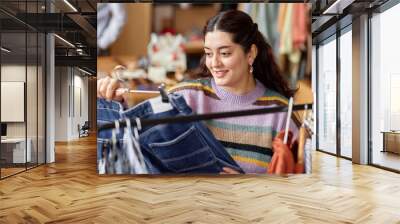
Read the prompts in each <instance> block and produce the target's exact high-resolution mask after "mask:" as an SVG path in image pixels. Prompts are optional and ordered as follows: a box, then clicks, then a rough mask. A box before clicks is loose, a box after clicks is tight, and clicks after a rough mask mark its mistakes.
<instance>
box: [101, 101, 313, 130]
mask: <svg viewBox="0 0 400 224" xmlns="http://www.w3.org/2000/svg"><path fill="white" fill-rule="evenodd" d="M304 109H307V110H308V109H312V104H297V105H293V109H292V110H293V111H295V110H304ZM287 111H288V106H278V107H271V108H261V109H253V110H240V111H228V112H218V113H208V114H196V115H182V116H175V117H167V118H159V119H143V120H142V119H141V120H140V124H141V126H147V125H158V124H168V123H179V122H192V121H201V120H210V119H217V118H228V117H240V116H249V115H257V114H268V113H276V112H287ZM130 121H131V122H130V123H131V125H132V126H136V118H133V119H130ZM125 126H126V121H125V120H120V121H119V127H120V128H123V127H125ZM112 128H115V122H112V123H109V124H104V125H101V126H99V128H98V129H97V131H98V132H100V131H103V130H106V129H112Z"/></svg>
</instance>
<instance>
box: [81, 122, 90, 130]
mask: <svg viewBox="0 0 400 224" xmlns="http://www.w3.org/2000/svg"><path fill="white" fill-rule="evenodd" d="M89 124H90V123H89V121H85V123H84V124H83V125H82V129H89V128H90V125H89Z"/></svg>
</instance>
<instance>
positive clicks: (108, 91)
mask: <svg viewBox="0 0 400 224" xmlns="http://www.w3.org/2000/svg"><path fill="white" fill-rule="evenodd" d="M121 87H123V86H122V83H121V82H120V81H119V80H117V79H114V78H111V77H109V76H107V77H105V78H101V79H99V80H97V97H98V98H104V99H107V100H115V101H119V102H122V101H123V100H124V98H123V94H124V91H117V89H118V88H121Z"/></svg>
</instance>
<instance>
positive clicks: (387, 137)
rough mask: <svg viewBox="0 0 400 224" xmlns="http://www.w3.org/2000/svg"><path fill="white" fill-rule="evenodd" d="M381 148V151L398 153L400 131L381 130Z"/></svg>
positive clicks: (399, 149)
mask: <svg viewBox="0 0 400 224" xmlns="http://www.w3.org/2000/svg"><path fill="white" fill-rule="evenodd" d="M381 133H382V134H383V150H382V152H392V153H396V154H400V131H382V132H381Z"/></svg>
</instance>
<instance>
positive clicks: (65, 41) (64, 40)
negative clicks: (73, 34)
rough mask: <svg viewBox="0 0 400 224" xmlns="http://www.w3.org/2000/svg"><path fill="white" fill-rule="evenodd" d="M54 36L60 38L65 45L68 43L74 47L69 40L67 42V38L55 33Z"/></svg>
mask: <svg viewBox="0 0 400 224" xmlns="http://www.w3.org/2000/svg"><path fill="white" fill-rule="evenodd" d="M54 36H55V37H57V38H58V39H60V40H61V41H63V42H64V43H66V44H67V45H69V46H70V47H73V48H75V45H73V44H72V43H71V42H69V41H68V40H66V39H64V38H62V37H60V36H58V35H57V34H54Z"/></svg>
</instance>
